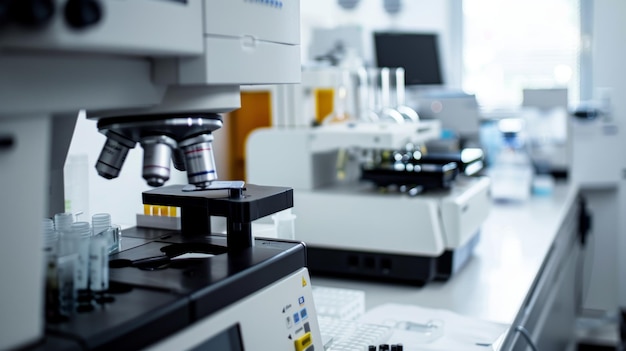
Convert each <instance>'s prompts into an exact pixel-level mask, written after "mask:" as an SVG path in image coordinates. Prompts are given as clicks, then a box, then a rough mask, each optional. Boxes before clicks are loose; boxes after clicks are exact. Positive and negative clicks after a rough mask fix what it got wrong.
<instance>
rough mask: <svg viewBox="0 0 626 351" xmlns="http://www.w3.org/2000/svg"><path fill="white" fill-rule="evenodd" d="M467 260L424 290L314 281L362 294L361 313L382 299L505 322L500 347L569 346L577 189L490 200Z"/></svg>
mask: <svg viewBox="0 0 626 351" xmlns="http://www.w3.org/2000/svg"><path fill="white" fill-rule="evenodd" d="M492 206H493V207H492V209H491V212H490V214H489V216H488V218H487V220H486V221H485V223H484V225H483V226H482V230H481V237H480V242H479V244H478V246H477V247H476V249H475V251H474V254H473V257H472V259H470V260H469V262H468V263H467V265H466V266H465V267H463V268H462V269H461V270H460V271H459V272H458V273H457V274H456V275H454V276H452V277H450V279H449V280H447V281H435V282H430V283H428V284H426V285H425V286H423V287H416V286H409V285H402V284H393V283H383V282H373V281H363V280H349V279H339V278H331V277H323V276H318V275H315V274H314V275H313V276H312V284H313V286H316V285H318V286H326V287H335V288H342V289H356V290H361V291H364V292H365V308H366V311H367V310H370V309H372V308H374V307H377V306H381V305H383V304H386V303H398V304H409V305H418V306H421V307H425V308H434V309H445V310H449V311H452V312H455V313H458V314H460V315H464V316H468V317H472V318H477V319H481V320H487V321H493V322H498V323H503V324H506V325H509V326H510V327H509V328H508V330H507V331H506V333H505V334H504V335H503V336H502V338H501V340H500V342H499V343H498V344H499V345H498V346H497V347H496V349H497V350H506V351H508V350H527V349H530V348H529V344H528V340H527V339H526V338H525V336H524V335H522V333H525V334H526V335H527V336H529V337H530V338H531V339H532V343H533V344H534V345H535V347H536V349H537V350H567V349H568V348H570V349H572V347H573V346H574V344H575V343H574V341H575V340H574V339H575V338H574V332H575V318H576V313H577V310H578V307H579V306H580V302H581V298H582V295H581V284H582V278H581V274H582V271H581V260H583V259H584V256H583V250H584V246H583V245H581V239H580V238H581V235H580V234H579V228H580V227H581V223H583V225H584V223H585V222H584V220H582V216H583V214H584V213H585V212H584V211H582V210H581V208H583V205H582V200H581V198H580V196H579V192H578V189H577V187H575V186H573V185H571V184H569V183H567V182H561V183H557V184H556V186H555V188H554V191H553V192H552V194H550V195H549V196H533V197H531V198H530V199H529V200H528V201H525V202H520V203H493V205H492Z"/></svg>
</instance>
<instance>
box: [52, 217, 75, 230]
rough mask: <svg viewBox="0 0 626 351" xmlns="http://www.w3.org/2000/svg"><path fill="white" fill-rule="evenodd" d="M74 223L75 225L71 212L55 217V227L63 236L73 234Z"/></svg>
mask: <svg viewBox="0 0 626 351" xmlns="http://www.w3.org/2000/svg"><path fill="white" fill-rule="evenodd" d="M72 223H74V215H73V214H71V213H69V212H64V213H57V214H55V215H54V227H55V229H56V230H57V231H58V232H59V233H60V234H61V235H63V234H64V233H69V232H71V230H72V228H71V227H72Z"/></svg>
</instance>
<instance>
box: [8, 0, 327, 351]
mask: <svg viewBox="0 0 626 351" xmlns="http://www.w3.org/2000/svg"><path fill="white" fill-rule="evenodd" d="M299 39H300V33H299V2H298V1H297V0H281V1H279V0H276V1H251V0H245V1H237V2H234V1H215V0H190V1H186V0H161V1H154V0H135V1H97V0H19V1H18V0H15V1H4V2H2V3H1V4H0V164H1V165H2V166H1V167H0V179H1V180H2V181H3V186H2V191H1V193H0V198H1V199H2V200H1V201H3V205H2V211H0V212H1V214H0V220H1V222H2V226H3V229H2V232H3V233H4V235H3V239H4V240H5V242H4V243H3V245H0V247H1V248H0V254H1V257H2V259H1V261H2V265H0V266H1V268H0V277H2V279H3V281H4V283H3V284H2V287H1V288H0V291H1V294H0V296H2V302H1V303H0V309H1V310H2V312H3V317H2V325H3V327H2V328H1V330H0V349H3V350H4V349H17V348H19V349H27V350H28V349H30V350H48V349H54V350H84V349H93V350H105V349H151V350H172V349H177V350H199V349H219V350H243V349H246V350H267V349H272V350H298V351H300V350H313V349H314V348H315V349H319V350H321V349H323V346H322V345H321V336H320V331H319V326H318V324H317V318H316V313H315V308H314V305H313V298H312V293H311V285H310V278H309V274H308V271H307V268H306V252H305V247H304V245H303V244H302V243H299V242H292V241H280V240H270V239H254V238H253V237H252V235H251V224H250V223H251V221H253V220H255V219H257V218H261V217H264V216H267V215H270V214H272V213H275V212H278V211H281V210H284V209H287V208H290V207H292V206H293V193H292V190H291V189H290V188H286V187H279V186H272V187H268V186H259V185H252V184H244V183H243V182H240V181H220V180H218V175H217V170H216V167H215V162H214V159H213V146H212V141H213V134H212V132H214V131H215V130H216V129H218V128H220V127H221V126H222V116H221V114H222V113H225V112H229V111H232V110H233V109H237V108H239V107H240V86H241V85H248V84H284V83H297V82H298V81H299V79H300V56H299V55H300V54H299V53H300V48H299ZM79 110H85V111H86V113H87V118H90V119H94V120H97V125H98V129H99V131H100V132H101V133H102V134H104V135H105V136H106V143H105V145H104V147H103V150H102V153H101V154H100V157H99V159H98V161H97V164H96V165H95V168H96V170H97V172H98V174H100V175H101V176H103V177H105V178H109V179H112V178H116V177H117V176H118V174H119V172H120V170H121V169H122V167H123V164H124V161H125V158H126V155H127V153H128V152H132V149H135V147H136V146H140V148H141V149H143V153H144V158H143V169H142V176H143V178H144V179H145V180H146V182H147V183H148V184H149V185H151V186H153V187H155V189H153V190H150V191H147V192H145V193H144V194H143V201H144V203H147V204H153V205H168V206H177V207H180V209H181V230H180V231H171V230H170V231H168V230H156V229H150V230H144V229H142V228H133V229H129V230H125V231H124V235H125V236H126V235H128V236H129V237H132V238H134V239H135V240H134V242H135V243H137V242H139V244H136V245H134V246H133V247H131V248H128V249H124V248H122V250H121V251H120V252H119V253H117V254H115V255H112V256H111V257H110V260H111V261H110V262H113V261H116V262H118V263H119V262H127V263H128V264H127V265H111V270H110V288H109V291H108V294H109V295H110V297H111V299H110V301H108V302H107V303H106V304H102V305H100V306H96V307H95V308H93V309H91V310H90V311H88V312H84V313H74V314H72V315H70V316H69V317H68V318H67V319H66V320H63V321H54V322H51V321H48V320H46V318H45V317H44V316H45V313H46V311H45V307H44V291H45V287H44V286H45V282H44V276H45V274H44V265H43V252H42V246H43V243H42V238H41V227H40V226H41V224H40V223H41V219H42V218H46V217H51V216H52V215H53V214H55V213H60V212H63V209H64V206H63V166H64V162H65V158H66V155H67V150H68V148H69V144H70V140H71V137H72V134H73V130H74V125H75V122H76V118H77V117H76V116H77V115H78V111H79ZM170 164H173V165H174V167H176V168H177V169H179V170H184V171H186V172H187V177H188V182H189V184H187V185H171V186H168V185H165V183H166V182H167V181H168V179H169V173H170ZM113 181H114V180H113ZM210 216H222V217H226V219H227V223H228V229H227V234H226V235H223V234H212V233H211V226H210V219H209V218H210ZM186 255H202V257H201V258H196V257H197V256H194V258H191V259H184V258H183V259H177V258H180V257H183V256H186ZM138 262H142V263H143V264H141V265H140V264H137V263H138ZM146 262H147V263H146Z"/></svg>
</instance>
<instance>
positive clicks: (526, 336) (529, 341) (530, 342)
mask: <svg viewBox="0 0 626 351" xmlns="http://www.w3.org/2000/svg"><path fill="white" fill-rule="evenodd" d="M515 330H516V331H517V332H519V333H520V335H522V336H523V337H524V339H525V340H526V343H527V344H528V346H530V348H531V349H532V350H533V351H537V346H535V343H534V342H533V339H532V338H531V337H530V333H529V332H528V330H526V328H524V327H523V326H521V325H518V326H517V327H515Z"/></svg>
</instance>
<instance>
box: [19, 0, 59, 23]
mask: <svg viewBox="0 0 626 351" xmlns="http://www.w3.org/2000/svg"><path fill="white" fill-rule="evenodd" d="M8 3H9V4H10V3H11V1H9V2H8ZM12 3H13V6H11V9H10V10H11V17H12V18H13V19H14V20H15V21H16V22H17V23H19V24H21V25H23V26H27V27H41V26H43V25H45V24H46V23H48V22H49V21H50V19H51V18H52V16H53V15H54V0H19V1H13V2H12Z"/></svg>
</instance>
